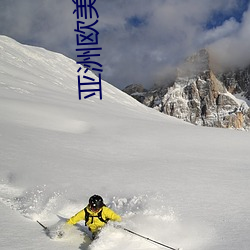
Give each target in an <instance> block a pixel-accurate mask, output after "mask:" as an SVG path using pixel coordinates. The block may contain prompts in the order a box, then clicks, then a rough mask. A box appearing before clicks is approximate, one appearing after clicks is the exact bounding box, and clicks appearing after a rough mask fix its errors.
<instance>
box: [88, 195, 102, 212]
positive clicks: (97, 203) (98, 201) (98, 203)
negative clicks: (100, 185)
mask: <svg viewBox="0 0 250 250" xmlns="http://www.w3.org/2000/svg"><path fill="white" fill-rule="evenodd" d="M103 205H104V204H103V199H102V197H101V196H100V195H96V194H95V195H93V196H91V197H90V198H89V206H90V208H91V209H100V208H102V207H103Z"/></svg>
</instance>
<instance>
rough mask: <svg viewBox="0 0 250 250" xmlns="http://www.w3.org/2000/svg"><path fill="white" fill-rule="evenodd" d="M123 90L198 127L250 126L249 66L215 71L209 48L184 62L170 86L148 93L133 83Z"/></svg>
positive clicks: (157, 88) (156, 88)
mask: <svg viewBox="0 0 250 250" xmlns="http://www.w3.org/2000/svg"><path fill="white" fill-rule="evenodd" d="M123 91H124V92H126V93H128V94H129V95H131V96H133V97H134V98H135V99H137V100H138V101H140V102H141V103H143V104H145V105H146V106H148V107H152V108H155V109H157V110H159V111H160V112H162V113H165V114H167V115H171V116H174V117H177V118H180V119H182V120H185V121H187V122H190V123H193V124H196V125H202V126H209V127H222V128H235V129H249V127H250V109H249V106H248V104H247V103H250V101H249V100H250V66H248V67H246V68H244V69H234V70H229V71H224V72H216V70H214V69H213V65H212V63H211V60H210V54H209V52H208V50H206V49H202V50H200V51H199V52H197V53H196V54H194V55H192V56H190V57H188V58H187V59H186V60H185V62H184V63H183V64H182V65H181V66H180V67H179V68H178V69H177V74H176V79H175V81H174V82H173V83H172V84H171V85H170V86H169V85H162V86H154V87H153V88H152V89H150V90H145V89H144V88H143V87H142V86H140V85H133V84H132V85H130V86H127V87H126V88H125V89H124V90H123Z"/></svg>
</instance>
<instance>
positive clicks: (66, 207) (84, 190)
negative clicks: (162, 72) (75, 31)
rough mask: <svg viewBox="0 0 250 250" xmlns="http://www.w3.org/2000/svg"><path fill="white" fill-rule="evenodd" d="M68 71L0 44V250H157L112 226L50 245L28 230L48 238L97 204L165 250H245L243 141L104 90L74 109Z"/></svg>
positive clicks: (248, 216)
mask: <svg viewBox="0 0 250 250" xmlns="http://www.w3.org/2000/svg"><path fill="white" fill-rule="evenodd" d="M77 69H78V66H77V65H76V63H75V62H74V61H72V60H70V59H68V58H66V57H64V56H62V55H60V54H56V53H53V52H49V51H46V50H44V49H41V48H35V47H29V46H24V45H21V44H19V43H17V42H15V41H14V40H11V39H10V38H7V37H4V36H0V149H1V150H0V159H1V161H0V212H1V215H2V216H1V224H0V229H1V234H0V248H1V249H5V250H8V249H11V250H13V249H25V250H26V249H60V250H63V249H67V250H69V249H82V250H86V249H89V250H104V249H107V250H108V249H109V250H117V249H120V250H137V249H143V250H151V249H152V250H153V249H163V248H164V247H161V246H159V245H157V244H154V243H152V242H149V241H147V240H145V239H142V238H140V237H137V236H135V235H132V234H129V233H128V232H126V231H124V230H122V229H116V228H114V227H113V226H112V225H108V226H107V227H106V228H105V229H103V231H102V232H101V234H100V237H99V238H98V239H97V240H96V241H95V242H93V243H92V244H90V241H89V239H88V238H87V237H86V236H84V235H83V234H84V233H83V231H84V230H86V229H84V226H83V225H84V223H81V225H82V227H79V226H75V227H72V228H71V229H69V230H68V231H67V232H66V234H65V237H63V238H62V239H50V238H49V237H47V236H46V234H45V233H44V232H43V230H42V228H41V227H40V226H39V225H38V224H37V223H36V220H39V221H41V222H43V223H44V224H45V225H47V226H49V227H51V228H53V227H54V225H55V224H56V223H57V222H58V221H59V220H60V219H59V217H58V215H59V216H62V217H65V218H68V217H70V216H72V215H74V214H75V213H76V212H78V211H79V210H80V209H82V208H84V206H85V205H86V204H87V202H88V198H89V196H91V195H92V194H95V193H96V194H99V195H102V196H103V198H104V200H105V202H106V204H107V205H108V206H110V207H111V208H112V209H113V210H115V211H116V212H117V213H119V214H120V215H121V216H122V217H123V222H122V226H124V227H126V228H128V229H130V230H132V231H135V232H137V233H139V234H142V235H144V236H146V237H149V238H151V239H153V240H156V241H159V242H161V243H163V244H166V245H168V246H171V247H174V248H177V247H181V248H183V249H184V250H198V249H199V250H214V249H218V250H237V249H240V250H249V249H250V237H249V235H250V199H249V197H250V165H249V162H250V156H249V144H250V134H249V132H243V131H235V130H226V129H215V128H205V127H196V126H193V125H190V124H188V123H185V122H182V121H180V120H177V119H175V118H172V117H168V116H166V115H163V114H161V113H159V112H157V111H155V110H153V109H149V108H147V107H145V106H143V105H141V104H140V103H138V102H136V101H135V100H134V99H133V98H131V97H129V96H127V95H126V94H124V93H123V92H121V91H119V90H118V89H116V88H114V87H113V86H112V85H110V84H108V83H106V82H104V81H103V82H102V87H103V100H100V99H99V97H98V96H96V97H95V96H94V97H91V98H90V99H86V100H81V101H79V100H78V93H77V72H76V71H77ZM124 70H126V69H124ZM90 74H91V73H90ZM59 223H60V221H59Z"/></svg>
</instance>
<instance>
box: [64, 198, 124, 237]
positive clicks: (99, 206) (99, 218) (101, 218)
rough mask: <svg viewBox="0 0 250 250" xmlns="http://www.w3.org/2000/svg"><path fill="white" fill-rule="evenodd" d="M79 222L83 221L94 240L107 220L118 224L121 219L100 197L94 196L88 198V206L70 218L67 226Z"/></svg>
mask: <svg viewBox="0 0 250 250" xmlns="http://www.w3.org/2000/svg"><path fill="white" fill-rule="evenodd" d="M80 220H85V226H87V227H88V228H89V230H90V231H91V233H92V238H93V239H94V238H95V237H96V236H97V234H98V233H99V231H100V230H101V228H102V227H104V226H105V225H106V223H107V222H108V221H109V220H112V221H118V222H120V221H121V220H122V219H121V217H120V215H118V214H116V213H115V212H114V211H113V210H111V209H110V208H108V207H106V206H105V204H104V203H103V199H102V197H101V196H99V195H96V194H95V195H93V196H91V197H90V198H89V204H88V205H87V206H86V207H85V208H84V209H82V210H81V211H79V212H78V213H77V214H75V215H74V216H72V217H71V218H70V219H69V220H68V221H67V224H69V225H74V224H76V223H77V222H78V221H80Z"/></svg>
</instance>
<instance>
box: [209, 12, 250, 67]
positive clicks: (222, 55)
mask: <svg viewBox="0 0 250 250" xmlns="http://www.w3.org/2000/svg"><path fill="white" fill-rule="evenodd" d="M225 26H226V24H225V25H224V26H223V27H224V28H225V29H226V27H225ZM223 27H221V29H223ZM249 41H250V9H248V11H246V12H245V13H244V15H243V18H242V22H241V23H238V27H237V28H236V29H234V30H233V31H232V32H231V33H228V34H227V35H226V36H225V37H222V38H221V39H217V40H215V41H214V42H213V43H211V44H210V51H211V52H212V53H213V55H214V57H215V59H216V61H217V62H218V63H219V64H222V65H224V66H226V67H235V66H240V67H241V66H242V67H244V66H246V65H249V64H250V54H249V51H250V42H249Z"/></svg>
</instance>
